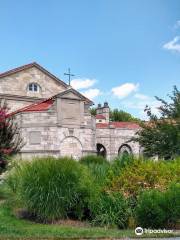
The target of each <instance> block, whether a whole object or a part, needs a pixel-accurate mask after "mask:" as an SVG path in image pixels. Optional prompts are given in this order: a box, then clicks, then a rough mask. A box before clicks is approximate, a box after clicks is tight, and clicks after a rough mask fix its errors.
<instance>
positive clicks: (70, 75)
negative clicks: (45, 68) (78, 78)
mask: <svg viewBox="0 0 180 240" xmlns="http://www.w3.org/2000/svg"><path fill="white" fill-rule="evenodd" d="M64 75H67V76H68V77H69V86H70V85H71V77H74V76H75V75H74V74H72V73H71V69H70V68H68V73H64Z"/></svg>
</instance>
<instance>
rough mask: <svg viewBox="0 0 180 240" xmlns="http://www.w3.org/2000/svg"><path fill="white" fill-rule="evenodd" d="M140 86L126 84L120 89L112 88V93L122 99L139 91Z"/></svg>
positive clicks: (119, 87)
mask: <svg viewBox="0 0 180 240" xmlns="http://www.w3.org/2000/svg"><path fill="white" fill-rule="evenodd" d="M138 87H139V84H138V83H137V84H134V83H124V84H122V85H120V86H118V87H114V88H112V90H111V91H112V93H113V95H114V96H116V97H118V98H120V99H122V98H125V97H127V96H129V95H130V94H131V93H132V92H136V91H137V90H138Z"/></svg>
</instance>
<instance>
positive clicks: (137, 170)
mask: <svg viewBox="0 0 180 240" xmlns="http://www.w3.org/2000/svg"><path fill="white" fill-rule="evenodd" d="M179 161H180V160H179V159H177V160H173V161H153V160H142V159H136V160H134V161H133V162H132V163H131V164H128V165H127V166H125V167H124V168H123V169H120V170H119V174H117V172H116V174H115V175H114V176H113V177H112V176H111V177H110V181H109V186H108V187H107V188H108V189H109V190H110V191H115V192H117V191H119V192H122V193H123V194H124V196H126V197H136V196H137V195H138V194H139V193H140V192H141V191H142V190H145V189H146V190H147V189H154V188H155V189H159V190H165V189H166V188H167V187H168V185H169V184H170V183H172V182H178V180H179V176H180V162H179Z"/></svg>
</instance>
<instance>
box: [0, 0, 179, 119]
mask: <svg viewBox="0 0 180 240" xmlns="http://www.w3.org/2000/svg"><path fill="white" fill-rule="evenodd" d="M0 33H1V34H0V72H3V71H6V70H9V69H11V68H14V67H17V66H20V65H23V64H27V63H30V62H33V61H36V62H38V63H39V64H41V65H42V66H44V67H45V68H47V69H48V70H49V71H51V72H52V73H54V74H55V75H57V76H58V77H60V78H61V79H62V80H64V81H67V78H66V77H65V76H64V72H65V71H66V70H67V68H68V67H70V68H71V70H72V71H73V73H74V74H76V76H75V79H74V80H73V81H72V85H73V86H74V87H75V88H77V89H78V90H79V91H81V92H82V93H84V94H86V95H87V96H89V97H90V98H92V99H93V100H94V102H95V103H98V102H103V101H108V102H109V104H110V106H111V107H112V108H115V107H117V108H119V109H123V110H126V111H128V112H130V113H132V114H134V115H135V116H138V117H142V118H144V114H143V109H144V106H145V105H146V103H147V104H149V105H151V106H152V108H153V110H154V111H156V109H155V108H156V107H157V106H158V104H157V102H156V101H154V98H153V97H154V96H155V95H158V96H160V97H163V98H165V97H166V95H167V93H169V92H171V90H172V86H173V85H177V86H178V87H180V1H179V0H76V1H74V0H51V1H50V0H46V1H44V0H38V1H37V0H36V1H35V0H29V1H23V0H16V1H13V0H5V1H3V0H2V1H0Z"/></svg>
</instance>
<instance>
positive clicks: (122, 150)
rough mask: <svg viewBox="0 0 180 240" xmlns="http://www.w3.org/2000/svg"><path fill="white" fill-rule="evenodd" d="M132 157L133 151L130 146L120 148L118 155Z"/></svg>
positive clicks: (125, 145) (124, 145)
mask: <svg viewBox="0 0 180 240" xmlns="http://www.w3.org/2000/svg"><path fill="white" fill-rule="evenodd" d="M123 154H124V155H130V154H132V149H131V147H130V146H129V145H128V144H123V145H121V146H120V148H119V151H118V155H123Z"/></svg>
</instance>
